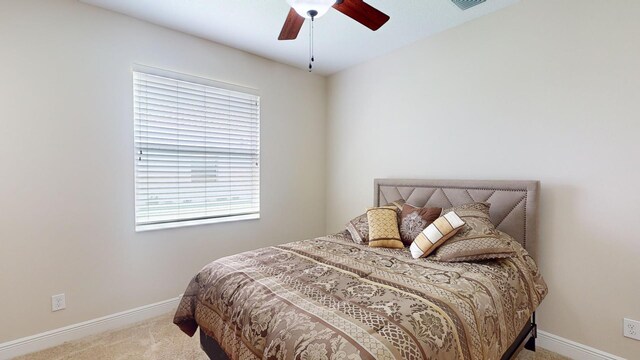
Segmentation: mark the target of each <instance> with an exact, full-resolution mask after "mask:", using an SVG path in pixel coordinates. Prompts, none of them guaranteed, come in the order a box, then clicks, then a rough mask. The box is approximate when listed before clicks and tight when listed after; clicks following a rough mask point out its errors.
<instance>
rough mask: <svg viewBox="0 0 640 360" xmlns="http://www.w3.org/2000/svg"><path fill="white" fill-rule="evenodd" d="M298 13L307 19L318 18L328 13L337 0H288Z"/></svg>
mask: <svg viewBox="0 0 640 360" xmlns="http://www.w3.org/2000/svg"><path fill="white" fill-rule="evenodd" d="M287 2H288V3H289V5H291V7H292V8H294V9H295V11H296V12H297V13H298V15H300V16H302V17H305V18H307V19H311V18H312V17H313V18H318V17H321V16H322V15H324V14H326V13H327V11H329V9H331V7H332V6H333V5H334V4H335V3H336V0H287Z"/></svg>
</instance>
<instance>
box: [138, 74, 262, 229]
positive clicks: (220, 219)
mask: <svg viewBox="0 0 640 360" xmlns="http://www.w3.org/2000/svg"><path fill="white" fill-rule="evenodd" d="M135 72H138V73H143V74H148V75H153V76H160V77H165V78H169V79H172V80H177V81H184V82H190V83H194V84H198V85H202V86H208V87H214V88H218V89H222V90H228V91H235V92H240V93H244V94H247V95H252V96H255V97H256V98H257V101H258V124H257V134H258V170H257V171H258V211H257V213H252V214H239V215H224V216H212V217H207V218H195V219H185V220H179V219H176V220H172V221H166V222H158V223H148V224H138V219H137V215H138V213H137V207H138V204H137V202H138V199H137V197H138V189H137V186H136V185H137V181H136V176H137V172H138V170H137V160H136V156H135V154H136V135H135V127H136V116H135V107H136V93H135V76H134V73H135ZM131 84H132V88H131V90H132V99H133V102H132V112H131V113H132V115H133V121H132V125H133V137H132V140H133V153H134V156H133V185H134V188H133V190H134V194H133V195H134V197H133V202H134V204H133V206H134V207H133V217H134V226H135V231H136V232H145V231H151V230H161V229H173V228H180V227H189V226H197V225H206V224H218V223H226V222H236V221H246V220H257V219H260V213H261V200H262V191H261V190H262V186H261V183H262V151H261V150H262V143H261V138H262V123H261V116H262V115H261V109H262V103H261V96H260V92H259V90H258V89H255V88H250V87H245V86H241V85H235V84H230V83H226V82H222V81H216V80H211V79H207V78H203V77H200V76H194V75H187V74H183V73H178V72H174V71H170V70H165V69H159V68H156V67H151V66H146V65H141V64H133V65H132V66H131Z"/></svg>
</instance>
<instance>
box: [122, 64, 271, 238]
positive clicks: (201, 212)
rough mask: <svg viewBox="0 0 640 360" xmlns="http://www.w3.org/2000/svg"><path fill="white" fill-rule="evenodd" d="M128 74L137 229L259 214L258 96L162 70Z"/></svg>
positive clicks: (236, 218) (215, 220) (216, 220)
mask: <svg viewBox="0 0 640 360" xmlns="http://www.w3.org/2000/svg"><path fill="white" fill-rule="evenodd" d="M133 81H134V122H135V194H136V195H135V196H136V204H135V210H136V214H135V216H136V230H137V231H141V230H149V229H154V228H163V227H175V226H183V225H192V224H199V223H210V222H219V221H229V220H241V219H255V218H258V217H259V212H260V98H259V97H258V96H257V95H255V94H251V93H245V92H243V91H236V90H230V88H231V87H232V85H227V86H225V87H226V88H225V87H222V86H220V85H221V84H218V83H215V82H212V81H211V82H210V81H208V80H205V79H199V78H189V77H186V76H185V75H180V74H173V73H169V72H166V73H165V72H162V73H161V75H158V74H157V72H154V73H150V72H146V71H138V70H134V72H133ZM216 85H218V86H216Z"/></svg>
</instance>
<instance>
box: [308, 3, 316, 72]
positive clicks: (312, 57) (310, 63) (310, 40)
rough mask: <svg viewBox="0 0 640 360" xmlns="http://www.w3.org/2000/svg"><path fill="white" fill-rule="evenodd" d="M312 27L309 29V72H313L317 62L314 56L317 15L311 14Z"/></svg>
mask: <svg viewBox="0 0 640 360" xmlns="http://www.w3.org/2000/svg"><path fill="white" fill-rule="evenodd" d="M310 15H311V27H310V28H309V72H311V71H312V70H313V62H314V61H315V57H314V56H313V24H314V19H315V15H314V14H311V12H310Z"/></svg>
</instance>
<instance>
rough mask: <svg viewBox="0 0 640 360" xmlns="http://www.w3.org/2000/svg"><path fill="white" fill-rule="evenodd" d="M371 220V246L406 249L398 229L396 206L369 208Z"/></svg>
mask: <svg viewBox="0 0 640 360" xmlns="http://www.w3.org/2000/svg"><path fill="white" fill-rule="evenodd" d="M367 219H368V220H369V246H370V247H385V248H393V249H404V244H403V243H402V240H400V231H399V230H398V213H397V207H396V206H383V207H378V208H371V209H369V210H367Z"/></svg>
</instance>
